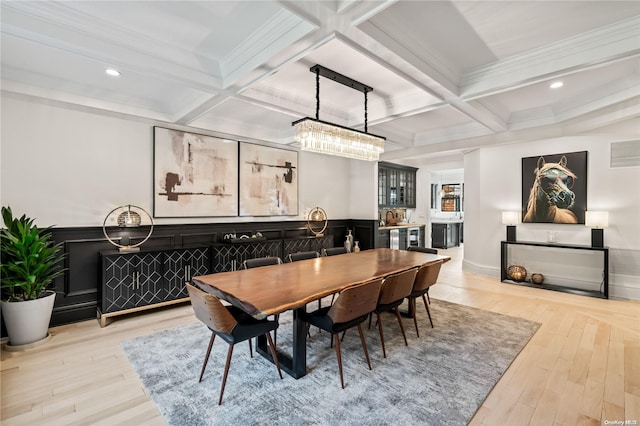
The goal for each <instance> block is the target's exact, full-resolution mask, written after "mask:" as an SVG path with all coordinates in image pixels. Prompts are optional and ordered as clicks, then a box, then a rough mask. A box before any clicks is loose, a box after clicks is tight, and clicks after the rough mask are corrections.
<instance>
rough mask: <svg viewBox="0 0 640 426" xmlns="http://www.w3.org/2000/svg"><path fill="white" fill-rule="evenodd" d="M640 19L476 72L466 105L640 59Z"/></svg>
mask: <svg viewBox="0 0 640 426" xmlns="http://www.w3.org/2000/svg"><path fill="white" fill-rule="evenodd" d="M639 39H640V16H636V17H632V18H629V19H626V20H624V21H621V22H617V23H615V24H612V25H608V26H605V27H602V28H599V29H596V30H594V31H590V32H587V33H584V34H580V35H577V36H574V37H570V38H568V39H565V40H562V41H559V42H556V43H552V44H550V45H547V46H544V47H541V48H538V49H534V50H531V51H528V52H524V53H522V54H518V55H513V56H511V57H509V58H506V59H503V60H500V61H497V62H494V63H492V64H488V65H485V66H482V67H479V68H476V69H474V70H472V71H470V72H468V73H466V74H465V76H464V78H463V79H462V82H461V86H460V97H461V98H462V99H464V100H466V101H469V100H473V99H477V98H481V97H485V96H490V95H495V94H499V93H502V92H504V91H511V90H514V89H516V88H521V87H525V86H528V85H531V84H535V83H539V82H542V81H547V80H549V79H553V78H557V77H560V76H563V75H568V74H572V73H575V72H578V71H584V70H587V69H591V68H593V67H598V66H602V65H603V64H607V63H612V62H615V61H618V60H621V59H628V58H633V57H636V56H638V55H640V43H638V40H639Z"/></svg>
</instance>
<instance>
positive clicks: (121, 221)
mask: <svg viewBox="0 0 640 426" xmlns="http://www.w3.org/2000/svg"><path fill="white" fill-rule="evenodd" d="M141 223H142V218H141V217H140V215H139V214H138V213H137V212H134V211H132V210H131V209H129V210H127V211H124V212H122V213H120V214H119V215H118V226H119V227H121V228H122V227H124V228H133V227H136V226H140V224H141Z"/></svg>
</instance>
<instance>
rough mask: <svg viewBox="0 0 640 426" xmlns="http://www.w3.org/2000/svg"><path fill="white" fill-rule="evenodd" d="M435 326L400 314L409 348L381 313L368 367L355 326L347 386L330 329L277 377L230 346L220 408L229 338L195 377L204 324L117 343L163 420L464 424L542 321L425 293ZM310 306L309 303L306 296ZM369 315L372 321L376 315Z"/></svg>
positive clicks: (283, 328)
mask: <svg viewBox="0 0 640 426" xmlns="http://www.w3.org/2000/svg"><path fill="white" fill-rule="evenodd" d="M431 302H432V303H431V305H430V307H431V314H432V317H433V320H434V326H435V328H433V329H432V328H431V327H430V325H429V319H428V317H427V315H426V311H425V309H424V305H422V304H418V315H419V323H418V324H419V327H420V338H417V337H416V333H415V328H414V326H413V321H412V320H411V319H408V318H407V319H404V325H405V330H406V332H407V338H408V340H409V346H405V345H404V342H403V340H402V335H401V334H400V329H399V326H398V323H397V321H396V319H395V316H394V315H393V314H385V315H383V320H382V321H383V327H384V333H385V343H386V347H387V358H386V359H385V358H383V357H382V349H381V346H380V339H379V335H378V331H377V328H376V327H375V326H373V327H372V328H371V330H367V328H366V323H365V327H364V328H365V336H366V339H367V344H368V347H369V355H370V357H371V365H372V367H373V370H372V371H370V370H369V369H368V368H367V364H366V361H365V359H364V354H363V352H362V348H361V346H360V338H359V336H358V331H357V329H352V330H349V331H348V332H347V334H346V336H345V338H344V341H343V344H342V358H343V365H344V375H345V385H346V387H345V389H344V390H343V389H341V387H340V377H339V374H338V365H337V361H336V354H335V350H334V349H332V348H331V347H330V346H329V343H330V342H329V340H330V338H329V334H328V333H326V332H322V333H320V332H318V330H317V329H312V330H311V339H309V340H308V343H307V365H308V371H309V372H308V374H307V375H306V376H305V377H303V378H301V379H299V380H295V379H293V378H292V377H290V376H288V375H287V374H286V373H283V375H284V380H280V379H279V378H278V373H277V371H276V368H275V366H274V365H273V364H271V363H270V362H268V361H266V360H265V359H263V358H262V357H261V356H260V355H256V354H255V353H254V357H253V358H250V357H249V348H248V344H247V343H244V342H243V343H241V344H239V345H236V348H235V349H234V353H233V359H232V362H231V368H230V371H229V378H228V379H227V387H226V390H225V394H224V400H223V402H222V406H218V404H217V402H218V395H219V391H220V384H221V379H222V372H223V370H224V362H225V357H226V352H227V347H228V346H227V344H226V343H224V342H223V341H222V340H221V339H216V342H215V344H214V346H213V350H212V352H211V358H210V360H209V364H208V366H207V371H206V372H205V376H204V378H203V381H202V382H201V383H198V376H199V374H200V368H201V366H202V361H203V358H204V354H205V351H206V349H207V343H208V339H209V336H210V332H209V330H208V329H207V328H206V327H205V326H204V325H202V324H201V323H197V324H193V325H189V326H184V327H180V328H177V329H173V330H165V331H162V332H159V333H156V334H153V335H150V336H144V337H139V338H135V339H132V340H129V341H126V342H123V344H122V346H123V349H124V351H125V353H126V354H127V357H128V358H129V361H130V362H131V364H132V365H133V367H134V368H135V370H136V372H137V373H138V375H139V376H140V378H141V379H142V382H143V383H144V385H145V387H146V389H147V391H148V393H149V395H150V396H151V398H152V399H153V401H154V402H155V403H156V405H157V406H158V409H159V410H160V412H161V413H162V415H163V417H164V419H165V420H166V422H167V423H168V424H169V425H175V426H185V425H218V424H220V425H224V424H228V425H247V424H279V425H343V424H344V425H362V424H372V425H388V424H418V423H420V424H426V425H464V424H467V423H468V422H469V420H471V418H472V416H473V415H474V413H475V412H476V410H477V409H478V408H479V407H480V405H481V404H482V402H483V401H484V399H485V398H486V396H487V395H488V393H489V392H490V391H491V389H492V388H493V386H494V385H495V384H496V382H497V381H498V380H499V379H500V377H501V376H502V374H503V373H504V372H505V370H506V369H507V367H509V365H510V364H511V362H512V361H513V360H514V359H515V357H516V356H517V355H518V353H519V352H520V351H521V350H522V348H524V346H525V345H526V344H527V342H528V341H529V339H530V338H531V337H532V336H533V335H534V334H535V332H536V331H537V329H538V327H539V324H538V323H534V322H531V321H527V320H523V319H520V318H514V317H509V316H505V315H500V314H495V313H491V312H487V311H482V310H479V309H474V308H470V307H466V306H462V305H457V304H453V303H448V302H444V301H440V300H435V299H432V300H431ZM312 306H313V307H314V308H315V304H312ZM374 323H375V319H374ZM277 344H278V348H280V349H281V350H284V351H286V350H287V349H288V348H290V347H291V315H290V314H283V315H281V319H280V328H279V330H278V340H277Z"/></svg>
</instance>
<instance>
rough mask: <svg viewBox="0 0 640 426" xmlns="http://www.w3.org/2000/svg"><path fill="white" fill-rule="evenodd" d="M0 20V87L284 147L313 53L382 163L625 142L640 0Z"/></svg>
mask: <svg viewBox="0 0 640 426" xmlns="http://www.w3.org/2000/svg"><path fill="white" fill-rule="evenodd" d="M1 24H2V26H1V31H2V33H1V35H2V46H1V47H2V51H1V59H2V69H1V71H2V89H3V90H4V91H8V92H18V93H22V94H26V95H31V96H35V97H40V98H45V99H51V100H55V101H60V102H64V103H70V104H74V105H79V106H81V107H86V108H97V109H100V110H106V111H109V112H111V113H113V112H115V113H121V114H128V115H135V116H140V117H144V118H148V119H151V120H154V121H158V122H162V123H164V124H167V123H168V124H175V125H181V126H190V127H193V128H197V129H205V130H208V131H212V132H216V133H221V134H230V135H236V136H241V137H244V138H251V139H257V140H262V141H268V142H273V143H279V144H284V145H289V144H293V128H292V127H291V122H292V121H295V120H297V119H300V118H302V117H304V116H311V117H313V116H315V111H316V96H315V90H316V82H315V75H314V74H313V73H311V72H310V71H309V68H310V67H311V66H313V65H315V64H320V65H323V66H325V67H327V68H330V69H333V70H335V71H337V72H339V73H341V74H344V75H346V76H348V77H350V78H352V79H355V80H358V81H360V82H362V83H364V84H366V85H368V86H371V87H373V88H374V91H373V92H371V93H370V94H369V96H368V125H369V126H368V127H369V128H368V130H369V132H371V133H375V134H379V135H383V136H386V137H387V144H386V152H385V154H384V155H383V159H385V160H388V161H403V162H406V163H408V164H414V165H419V164H424V163H428V162H432V161H440V160H441V159H442V158H443V157H450V158H456V157H458V156H460V155H461V153H462V152H464V151H468V150H471V149H474V148H477V147H481V146H487V145H493V144H504V143H511V142H520V141H532V142H534V141H536V140H540V139H545V138H549V137H555V136H562V135H575V134H584V133H589V132H613V133H615V134H617V135H620V137H621V138H625V137H626V138H638V137H640V1H566V2H565V1H531V2H529V1H456V0H453V1H348V0H344V1H342V0H335V1H286V0H285V1H270V0H264V1H175V2H172V1H60V2H58V1H46V2H42V1H34V2H31V1H6V0H2V2H1ZM106 68H115V69H117V70H119V71H120V73H121V75H120V76H119V77H110V76H108V75H106V74H105V72H104V71H105V69H106ZM556 80H561V81H562V82H563V83H564V86H563V87H562V88H560V89H555V90H553V89H550V88H549V84H550V83H551V82H553V81H556ZM319 115H320V119H322V120H324V121H331V122H334V123H336V124H341V125H347V126H350V127H355V128H359V129H362V128H363V124H364V123H363V122H364V97H363V95H362V93H360V92H358V91H356V90H352V89H350V88H348V87H345V86H343V85H340V84H338V83H335V82H333V81H331V80H328V79H325V78H322V77H321V79H320V114H319Z"/></svg>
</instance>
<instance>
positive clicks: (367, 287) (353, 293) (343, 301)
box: [303, 278, 382, 389]
mask: <svg viewBox="0 0 640 426" xmlns="http://www.w3.org/2000/svg"><path fill="white" fill-rule="evenodd" d="M381 286H382V279H380V278H379V279H375V280H371V281H367V282H365V283H362V284H358V285H355V286H353V287H348V288H346V289H345V290H343V291H342V292H341V293H340V295H339V296H338V298H337V299H336V301H335V303H334V304H333V305H331V306H327V307H324V308H320V309H318V310H317V311H315V312H311V313H305V314H304V316H303V318H304V320H305V321H307V322H308V323H309V324H313V325H314V326H316V327H319V328H321V329H323V330H325V331H328V332H329V333H331V339H332V341H335V347H336V356H337V358H338V369H339V370H340V384H341V385H342V389H344V375H343V372H342V352H341V348H340V337H339V333H340V332H344V331H346V330H347V329H349V328H351V327H356V326H357V327H358V331H359V332H360V343H361V344H362V350H363V351H364V356H365V358H366V359H367V365H368V366H369V370H371V361H370V360H369V351H368V350H367V342H366V340H365V338H364V333H363V332H362V323H363V322H364V321H365V320H366V319H367V316H369V314H370V313H371V312H372V311H373V310H374V309H375V307H376V304H377V301H378V294H379V293H380V287H381Z"/></svg>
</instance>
